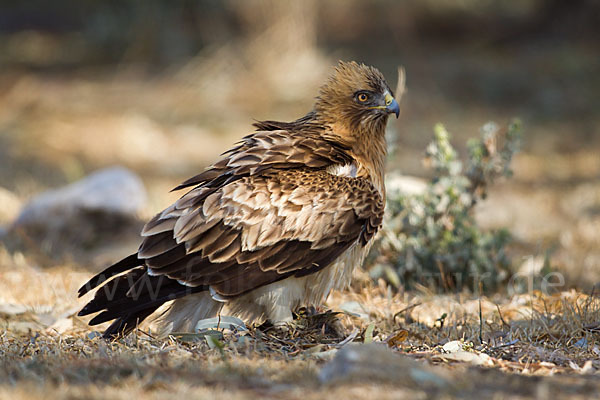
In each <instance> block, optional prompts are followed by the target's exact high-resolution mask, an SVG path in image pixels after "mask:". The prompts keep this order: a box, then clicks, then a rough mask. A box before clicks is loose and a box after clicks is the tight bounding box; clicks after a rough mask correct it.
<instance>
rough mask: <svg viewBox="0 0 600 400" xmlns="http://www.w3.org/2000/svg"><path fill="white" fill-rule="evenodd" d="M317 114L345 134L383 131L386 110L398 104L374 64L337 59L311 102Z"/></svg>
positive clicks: (386, 117)
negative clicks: (313, 101)
mask: <svg viewBox="0 0 600 400" xmlns="http://www.w3.org/2000/svg"><path fill="white" fill-rule="evenodd" d="M315 112H316V113H317V114H318V115H319V117H320V118H321V119H322V120H323V121H325V122H326V123H329V124H330V125H332V126H335V127H337V128H338V129H339V130H344V131H346V134H358V133H359V132H372V133H379V134H383V132H384V130H385V124H386V122H387V119H388V116H389V114H390V113H393V114H396V117H398V115H399V113H400V108H399V105H398V102H397V101H396V99H394V93H393V92H392V90H391V89H390V86H389V85H388V84H387V82H386V81H385V78H384V77H383V75H382V74H381V72H379V71H378V70H377V69H376V68H374V67H370V66H367V65H364V64H358V63H356V62H354V61H352V62H341V61H340V63H339V64H338V66H337V67H336V68H335V71H334V73H333V74H332V75H331V76H330V78H329V80H328V81H327V82H326V83H325V84H324V85H323V86H322V87H321V89H320V90H319V96H318V97H317V101H316V104H315Z"/></svg>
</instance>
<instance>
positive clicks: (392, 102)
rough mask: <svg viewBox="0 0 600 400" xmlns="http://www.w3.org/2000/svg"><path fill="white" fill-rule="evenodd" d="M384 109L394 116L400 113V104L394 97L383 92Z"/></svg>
mask: <svg viewBox="0 0 600 400" xmlns="http://www.w3.org/2000/svg"><path fill="white" fill-rule="evenodd" d="M385 109H386V110H387V112H389V113H394V114H396V118H398V116H399V115H400V105H399V104H398V102H397V101H396V99H395V98H394V97H393V96H392V95H391V94H389V93H386V94H385Z"/></svg>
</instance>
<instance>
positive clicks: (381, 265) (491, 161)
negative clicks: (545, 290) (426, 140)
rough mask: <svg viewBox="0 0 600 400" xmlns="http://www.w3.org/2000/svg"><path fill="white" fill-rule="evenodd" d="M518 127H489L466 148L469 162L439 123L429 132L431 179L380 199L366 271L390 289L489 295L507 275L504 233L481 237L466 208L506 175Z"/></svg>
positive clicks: (507, 239)
mask: <svg viewBox="0 0 600 400" xmlns="http://www.w3.org/2000/svg"><path fill="white" fill-rule="evenodd" d="M519 132H520V128H519V123H518V122H513V123H511V124H510V125H509V126H508V128H507V129H505V130H504V131H500V129H498V127H497V126H496V125H495V124H493V123H488V124H486V125H485V126H484V127H483V128H482V129H481V138H480V139H474V140H470V141H469V142H468V159H467V161H466V163H465V164H463V162H461V161H460V160H459V159H458V156H457V153H456V151H455V150H454V148H453V147H452V145H451V144H450V135H449V134H448V132H447V131H446V129H445V128H444V126H443V125H441V124H438V125H436V127H435V137H434V140H433V142H432V143H431V144H430V145H429V146H428V147H427V150H426V157H425V163H426V165H427V166H428V167H430V168H432V169H433V171H434V177H433V178H432V179H431V180H430V181H429V182H428V183H427V185H426V188H425V190H424V191H423V192H422V193H419V194H410V195H409V194H396V195H390V196H388V199H387V207H388V209H387V215H386V224H384V229H383V232H382V235H381V236H380V240H379V242H378V243H377V244H376V249H375V252H373V253H374V256H375V259H374V261H375V262H374V263H373V267H372V268H371V269H370V273H371V275H372V276H373V277H374V278H378V277H384V278H386V279H387V280H388V281H389V282H390V283H392V284H393V285H394V286H396V287H401V286H405V287H409V288H410V287H414V286H415V284H418V285H424V286H427V287H429V288H431V289H443V290H461V289H464V288H471V289H473V290H475V291H476V290H478V289H479V285H482V287H483V288H484V289H488V290H489V289H494V288H495V287H496V286H497V285H498V284H499V283H501V282H503V281H505V280H506V279H507V278H508V276H509V272H510V270H511V260H510V259H509V256H508V255H507V252H506V246H507V244H508V243H509V242H510V240H511V236H510V234H509V232H508V231H507V230H505V229H502V230H498V231H492V232H484V231H482V230H481V229H480V228H479V227H478V226H477V224H476V221H475V218H474V216H473V213H472V211H473V207H474V206H475V205H476V204H477V202H478V201H479V200H480V199H483V198H485V196H486V190H487V188H488V186H489V185H490V184H491V183H492V182H493V181H494V180H495V179H496V178H497V177H499V176H505V177H510V176H511V173H512V172H511V169H510V163H511V159H512V157H513V155H514V154H515V152H517V150H518V148H519V138H520V133H519Z"/></svg>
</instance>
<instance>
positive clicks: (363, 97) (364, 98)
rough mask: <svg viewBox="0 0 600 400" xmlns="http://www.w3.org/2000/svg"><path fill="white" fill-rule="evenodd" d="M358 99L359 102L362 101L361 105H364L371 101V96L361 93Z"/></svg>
mask: <svg viewBox="0 0 600 400" xmlns="http://www.w3.org/2000/svg"><path fill="white" fill-rule="evenodd" d="M357 98H358V101H360V102H361V103H364V102H365V101H367V100H369V96H367V95H366V94H364V93H359V94H358V97H357Z"/></svg>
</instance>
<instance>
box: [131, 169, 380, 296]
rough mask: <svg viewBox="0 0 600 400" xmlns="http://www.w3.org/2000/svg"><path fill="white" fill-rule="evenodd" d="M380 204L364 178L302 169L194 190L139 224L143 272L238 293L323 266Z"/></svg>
mask: <svg viewBox="0 0 600 400" xmlns="http://www.w3.org/2000/svg"><path fill="white" fill-rule="evenodd" d="M382 215H383V199H382V198H381V196H380V194H379V193H378V192H377V191H376V190H375V189H374V188H373V186H372V185H371V184H370V183H369V182H368V181H367V180H365V179H362V178H348V177H341V176H335V175H331V174H329V173H327V172H325V171H323V170H311V169H308V168H304V169H294V170H287V171H274V172H271V173H267V174H261V175H254V176H252V175H250V176H245V177H243V178H241V179H238V180H236V181H235V182H231V183H229V184H226V185H224V186H221V187H220V188H218V189H217V190H212V189H211V188H207V187H205V186H199V187H197V188H195V189H192V190H191V191H190V192H188V193H187V194H186V195H184V196H183V197H182V198H181V199H180V200H179V201H177V202H176V203H175V204H174V205H173V206H172V207H170V208H169V209H167V210H165V211H164V212H163V213H161V214H159V215H158V216H157V217H155V219H153V220H151V221H150V222H149V223H148V224H147V225H146V227H145V229H144V231H143V232H142V235H143V236H144V241H143V243H142V245H141V246H140V249H139V251H138V257H139V258H140V259H142V260H144V262H145V265H146V266H147V267H148V273H149V274H150V275H153V276H157V275H164V276H166V277H168V278H170V279H175V280H178V281H179V282H180V283H181V284H184V285H187V286H192V287H198V286H205V287H206V286H210V288H211V290H212V291H213V292H214V293H216V294H218V295H219V296H222V297H225V298H226V297H232V296H237V295H240V294H243V293H246V292H248V291H251V290H253V289H256V288H257V287H260V286H263V285H266V284H269V283H272V282H275V281H278V280H281V279H284V278H286V277H289V276H303V275H307V274H310V273H313V272H316V271H319V270H320V269H322V268H324V267H326V266H327V265H329V264H330V263H331V262H332V261H333V260H335V259H336V258H337V257H338V256H339V255H340V254H341V253H343V252H344V251H345V250H346V249H348V248H349V247H350V246H351V245H352V244H354V243H357V241H360V242H361V243H362V244H365V243H366V242H367V241H369V239H370V238H371V237H372V236H373V235H374V234H375V232H376V231H377V229H378V228H379V226H380V224H381V221H382Z"/></svg>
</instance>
